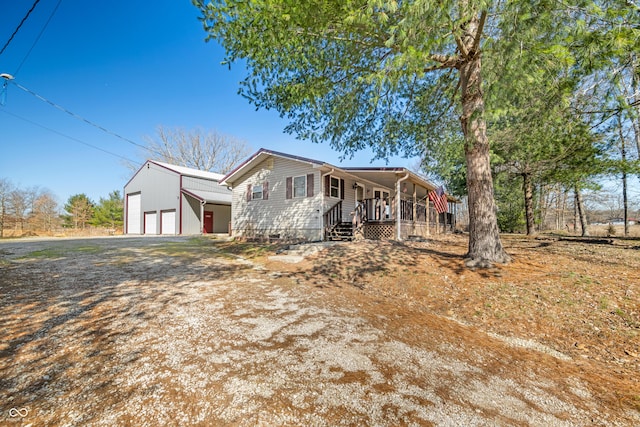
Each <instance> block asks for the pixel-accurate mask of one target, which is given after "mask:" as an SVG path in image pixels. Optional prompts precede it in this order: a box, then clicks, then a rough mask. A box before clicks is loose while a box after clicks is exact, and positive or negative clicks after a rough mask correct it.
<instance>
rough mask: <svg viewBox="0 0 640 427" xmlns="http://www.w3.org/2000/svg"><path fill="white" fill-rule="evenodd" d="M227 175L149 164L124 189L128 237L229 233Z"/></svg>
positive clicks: (150, 162) (150, 161)
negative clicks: (223, 181) (221, 182)
mask: <svg viewBox="0 0 640 427" xmlns="http://www.w3.org/2000/svg"><path fill="white" fill-rule="evenodd" d="M222 178H223V175H220V174H217V173H212V172H205V171H201V170H197V169H191V168H186V167H182V166H176V165H171V164H168V163H163V162H158V161H155V160H148V161H147V162H146V163H145V164H144V165H143V166H142V167H141V168H140V169H139V170H138V171H137V172H136V173H135V175H133V177H132V178H131V179H130V180H129V182H127V184H126V185H125V186H124V195H125V207H124V215H125V228H124V230H125V234H201V233H228V232H229V224H230V222H231V190H229V189H228V188H227V187H224V186H221V185H219V181H220V180H221V179H222Z"/></svg>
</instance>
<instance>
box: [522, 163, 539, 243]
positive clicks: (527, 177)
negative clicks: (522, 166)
mask: <svg viewBox="0 0 640 427" xmlns="http://www.w3.org/2000/svg"><path fill="white" fill-rule="evenodd" d="M522 190H523V192H524V215H525V218H526V220H527V235H528V236H532V235H534V234H536V225H535V217H534V212H533V185H532V184H531V174H529V173H523V174H522Z"/></svg>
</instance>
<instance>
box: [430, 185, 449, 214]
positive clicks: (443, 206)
mask: <svg viewBox="0 0 640 427" xmlns="http://www.w3.org/2000/svg"><path fill="white" fill-rule="evenodd" d="M429 200H431V201H432V202H433V206H434V207H435V208H436V212H438V213H443V212H448V211H449V204H448V203H447V195H446V194H445V192H444V188H442V185H441V186H440V187H438V188H436V191H430V192H429Z"/></svg>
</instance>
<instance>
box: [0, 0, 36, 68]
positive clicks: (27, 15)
mask: <svg viewBox="0 0 640 427" xmlns="http://www.w3.org/2000/svg"><path fill="white" fill-rule="evenodd" d="M38 3H40V0H36V1H35V2H34V3H33V6H31V9H29V11H28V12H27V14H26V15H25V16H24V18H22V21H20V23H19V24H18V27H17V28H16V29H15V31H14V32H13V34H11V37H9V40H7V42H6V43H5V44H4V46H3V47H2V50H0V55H2V54H3V53H4V51H5V50H6V49H7V47H8V46H9V44H10V43H11V41H12V40H13V38H14V37H15V36H16V34H18V31H19V30H20V27H22V24H24V22H25V21H26V20H27V18H28V17H29V15H31V12H33V9H35V8H36V6H37V5H38Z"/></svg>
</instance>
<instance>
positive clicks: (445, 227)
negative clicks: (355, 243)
mask: <svg viewBox="0 0 640 427" xmlns="http://www.w3.org/2000/svg"><path fill="white" fill-rule="evenodd" d="M395 199H396V198H395V197H394V198H390V199H380V198H375V199H372V198H370V199H363V200H361V201H359V202H357V204H356V208H355V210H354V211H353V212H352V213H351V218H343V217H342V211H343V209H342V208H343V207H342V202H338V203H337V204H336V205H334V206H333V207H332V208H331V209H329V211H327V212H326V213H325V215H324V224H325V240H353V239H355V240H358V239H369V240H394V239H398V240H406V239H409V238H411V237H414V236H415V237H427V236H429V235H431V234H441V233H448V232H453V230H455V225H456V224H455V218H456V215H455V209H456V205H455V203H448V205H449V206H448V212H445V213H441V214H438V212H437V211H436V209H435V207H434V205H433V203H432V202H428V201H415V202H414V201H413V200H410V199H401V200H400V206H397V205H396V203H395ZM398 214H399V221H398ZM398 227H399V228H400V229H399V230H398Z"/></svg>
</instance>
